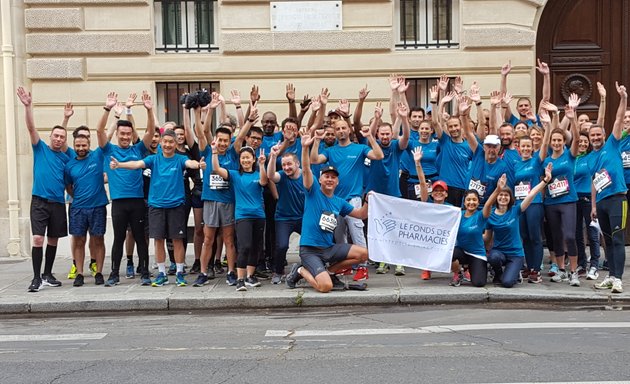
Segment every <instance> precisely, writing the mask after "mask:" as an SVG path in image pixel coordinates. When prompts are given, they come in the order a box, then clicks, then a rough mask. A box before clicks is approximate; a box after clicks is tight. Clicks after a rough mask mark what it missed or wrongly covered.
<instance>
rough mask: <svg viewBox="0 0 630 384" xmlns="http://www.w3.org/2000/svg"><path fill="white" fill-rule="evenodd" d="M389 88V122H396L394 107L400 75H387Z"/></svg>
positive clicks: (396, 102)
mask: <svg viewBox="0 0 630 384" xmlns="http://www.w3.org/2000/svg"><path fill="white" fill-rule="evenodd" d="M388 81H389V88H390V89H391V91H392V93H391V95H390V96H389V117H390V119H391V120H390V121H394V120H396V106H397V105H398V87H399V86H400V75H397V74H391V75H389V79H388Z"/></svg>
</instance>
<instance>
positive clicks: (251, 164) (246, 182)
mask: <svg viewBox="0 0 630 384" xmlns="http://www.w3.org/2000/svg"><path fill="white" fill-rule="evenodd" d="M266 160H267V158H266V156H265V151H264V149H262V148H260V155H259V156H258V167H257V166H256V153H255V152H254V150H253V149H252V148H251V147H242V148H241V151H240V154H239V164H240V166H239V169H238V170H231V169H230V170H228V169H225V168H223V167H221V165H220V164H219V156H218V154H217V150H216V142H213V143H212V172H213V173H216V174H217V175H219V176H221V177H222V178H223V179H226V180H228V181H229V182H230V183H231V184H232V188H233V189H234V195H235V201H236V204H235V209H234V216H235V219H236V228H235V229H236V238H237V239H238V242H237V243H236V245H237V248H238V255H237V259H236V275H237V281H236V290H237V291H247V287H260V282H259V281H258V279H257V278H256V276H254V273H255V272H256V266H257V265H258V259H259V255H260V250H262V248H263V244H264V237H263V236H264V232H265V211H264V201H263V187H264V186H265V185H267V181H268V179H267V171H266V170H265V161H266Z"/></svg>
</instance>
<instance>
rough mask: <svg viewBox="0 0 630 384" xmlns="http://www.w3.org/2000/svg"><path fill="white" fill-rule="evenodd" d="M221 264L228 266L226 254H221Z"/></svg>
mask: <svg viewBox="0 0 630 384" xmlns="http://www.w3.org/2000/svg"><path fill="white" fill-rule="evenodd" d="M221 265H222V266H224V267H227V266H228V262H227V256H223V258H221Z"/></svg>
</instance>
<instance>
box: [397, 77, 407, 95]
mask: <svg viewBox="0 0 630 384" xmlns="http://www.w3.org/2000/svg"><path fill="white" fill-rule="evenodd" d="M398 81H399V83H400V84H399V85H398V93H405V92H407V89H408V88H409V82H408V81H405V77H404V76H400V77H399V78H398Z"/></svg>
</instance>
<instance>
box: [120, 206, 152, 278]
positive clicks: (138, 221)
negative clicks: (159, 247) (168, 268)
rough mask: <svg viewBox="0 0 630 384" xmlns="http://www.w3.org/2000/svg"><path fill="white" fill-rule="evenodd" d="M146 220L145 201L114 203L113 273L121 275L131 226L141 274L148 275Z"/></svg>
mask: <svg viewBox="0 0 630 384" xmlns="http://www.w3.org/2000/svg"><path fill="white" fill-rule="evenodd" d="M145 220H146V206H145V205H144V199H117V200H113V201H112V226H113V227H114V243H113V244H112V273H114V274H118V273H119V270H120V261H121V260H122V256H123V246H124V243H125V237H126V236H127V225H129V226H130V227H131V233H132V234H133V238H134V240H135V241H136V249H137V250H138V260H139V261H138V267H139V268H140V273H142V274H148V271H149V248H148V246H147V242H146V240H145V238H144V225H145Z"/></svg>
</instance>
